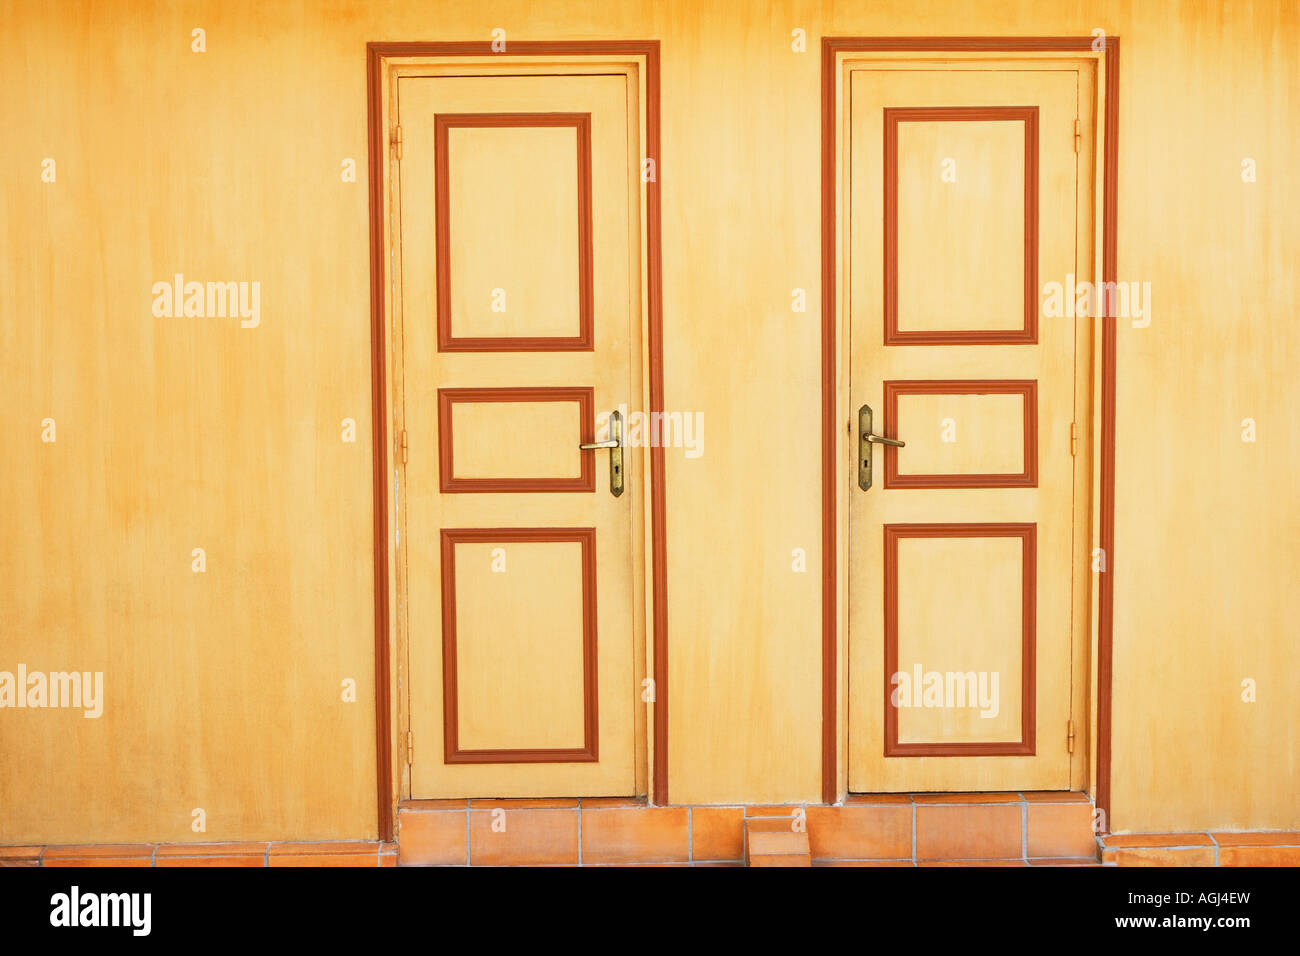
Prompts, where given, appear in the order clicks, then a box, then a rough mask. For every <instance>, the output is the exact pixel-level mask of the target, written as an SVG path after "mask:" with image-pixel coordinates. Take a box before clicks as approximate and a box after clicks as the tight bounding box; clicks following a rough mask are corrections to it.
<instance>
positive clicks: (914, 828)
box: [907, 793, 917, 866]
mask: <svg viewBox="0 0 1300 956" xmlns="http://www.w3.org/2000/svg"><path fill="white" fill-rule="evenodd" d="M907 799H908V802H910V803H911V804H912V865H913V866H916V865H917V863H916V800H915V799H914V798H913V797H912V795H911V794H910V793H909V794H908V795H907Z"/></svg>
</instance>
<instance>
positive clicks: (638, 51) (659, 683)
mask: <svg viewBox="0 0 1300 956" xmlns="http://www.w3.org/2000/svg"><path fill="white" fill-rule="evenodd" d="M602 55H603V56H611V57H619V58H627V59H634V58H640V59H641V60H642V61H643V62H644V69H645V80H644V81H645V114H644V115H645V124H646V128H645V140H644V145H645V154H644V156H643V157H642V161H643V162H644V161H645V160H650V161H651V162H652V163H653V164H654V170H655V174H654V176H653V177H652V178H650V179H648V180H645V178H644V177H643V180H644V185H645V208H644V215H645V224H644V230H645V231H644V236H645V241H646V249H645V276H644V280H645V287H646V291H645V303H646V317H645V321H646V334H647V348H648V366H647V368H646V375H647V377H648V385H649V406H650V407H649V412H650V414H651V415H654V414H655V413H660V414H662V412H663V408H664V398H663V381H664V374H663V268H662V261H663V260H662V251H661V250H662V247H661V241H660V235H661V227H662V220H661V214H660V199H659V177H658V170H659V166H660V150H659V125H660V118H659V116H660V114H659V110H660V107H659V41H658V40H644V41H642V40H634V41H621V40H614V41H588V40H580V41H519V42H516V41H512V42H511V43H510V45H509V48H508V50H506V51H501V52H498V51H496V50H494V49H493V43H492V42H491V41H483V42H479V41H465V42H459V41H457V42H440V41H430V42H425V41H410V42H404V41H398V42H371V43H367V44H366V140H367V147H368V152H367V156H368V168H369V222H370V359H371V364H370V385H371V397H370V400H371V415H372V419H371V438H372V451H373V489H372V509H373V524H374V556H373V557H374V560H373V570H374V597H375V618H374V620H375V633H374V641H375V658H374V660H375V670H374V680H375V745H376V746H375V762H376V768H375V769H376V797H377V807H378V831H379V838H380V839H381V840H385V841H391V840H392V839H393V835H394V825H395V822H396V808H397V804H398V802H399V800H400V795H401V785H402V777H401V774H400V773H399V772H398V770H397V767H396V766H395V764H394V760H393V754H394V752H399V753H400V752H401V748H400V747H399V745H398V741H397V735H398V720H397V716H398V715H397V714H396V713H395V708H396V695H395V694H394V693H393V689H394V687H395V686H396V683H397V673H396V671H395V670H394V659H395V656H396V655H395V653H394V647H395V646H396V643H397V634H396V621H395V619H394V617H393V615H392V613H391V609H392V608H393V607H394V606H395V605H396V600H397V596H396V590H395V589H396V560H397V542H396V539H395V536H394V524H395V522H393V521H390V514H395V508H396V499H395V494H394V489H393V479H394V478H395V476H396V474H397V470H396V468H397V465H398V461H397V459H398V457H399V456H400V451H399V450H398V449H397V448H396V447H395V440H396V435H394V434H393V432H392V429H391V428H390V424H391V422H392V406H391V396H390V394H389V381H390V362H391V361H392V355H393V343H392V342H391V341H390V339H389V335H388V329H389V328H390V327H391V323H390V317H391V304H392V303H391V290H390V289H389V288H388V283H389V278H390V277H389V270H388V265H387V253H388V245H387V228H386V221H385V211H386V210H387V208H388V202H387V197H386V193H385V191H386V185H387V182H388V176H387V169H388V163H389V161H390V160H389V152H390V150H389V146H390V144H389V141H388V140H389V137H388V124H387V122H386V115H385V98H384V83H385V79H386V72H385V71H386V68H387V64H386V60H387V59H388V58H396V57H421V56H427V57H453V56H464V57H480V58H486V59H492V58H494V57H496V56H502V57H516V56H549V57H563V56H583V57H593V56H602ZM649 452H650V455H649V464H650V467H649V485H650V489H649V500H650V548H649V550H650V573H649V575H648V578H649V590H650V595H649V600H648V601H647V605H648V607H647V614H648V617H649V622H648V624H649V626H648V628H647V631H648V633H649V635H650V640H649V641H648V643H649V644H650V654H651V657H652V664H651V668H650V671H651V673H652V675H653V689H654V694H653V696H652V698H651V703H652V713H651V720H650V721H649V722H648V724H649V726H648V734H647V737H648V739H647V741H646V746H647V748H648V750H649V752H650V766H649V775H650V793H651V801H652V802H653V803H655V804H666V803H667V802H668V586H667V585H668V572H667V555H666V550H665V545H666V540H667V534H666V531H665V516H666V513H667V506H666V501H665V487H664V450H663V448H662V447H657V446H655V447H651V448H650V449H649Z"/></svg>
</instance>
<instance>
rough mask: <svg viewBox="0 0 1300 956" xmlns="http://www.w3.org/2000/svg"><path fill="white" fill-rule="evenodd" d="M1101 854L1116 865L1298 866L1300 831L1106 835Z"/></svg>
mask: <svg viewBox="0 0 1300 956" xmlns="http://www.w3.org/2000/svg"><path fill="white" fill-rule="evenodd" d="M1100 852H1101V860H1102V862H1103V863H1106V864H1114V865H1116V866H1300V832H1263V831H1257V830H1256V831H1249V832H1244V833H1226V832H1217V831H1216V832H1207V833H1120V834H1108V835H1106V836H1104V837H1102V838H1101V847H1100Z"/></svg>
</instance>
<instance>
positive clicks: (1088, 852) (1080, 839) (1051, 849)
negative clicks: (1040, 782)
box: [1028, 803, 1097, 857]
mask: <svg viewBox="0 0 1300 956" xmlns="http://www.w3.org/2000/svg"><path fill="white" fill-rule="evenodd" d="M1028 812H1029V856H1031V857H1036V856H1095V855H1096V853H1097V838H1096V837H1095V836H1094V835H1093V832H1092V804H1091V803H1031V804H1029V810H1028Z"/></svg>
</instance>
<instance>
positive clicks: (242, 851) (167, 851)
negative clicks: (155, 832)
mask: <svg viewBox="0 0 1300 956" xmlns="http://www.w3.org/2000/svg"><path fill="white" fill-rule="evenodd" d="M269 846H270V844H269V843H161V844H159V845H158V852H157V853H156V854H155V856H156V857H157V858H158V859H160V860H161V859H163V858H164V857H172V856H265V855H266V851H267V848H268V847H269Z"/></svg>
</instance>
